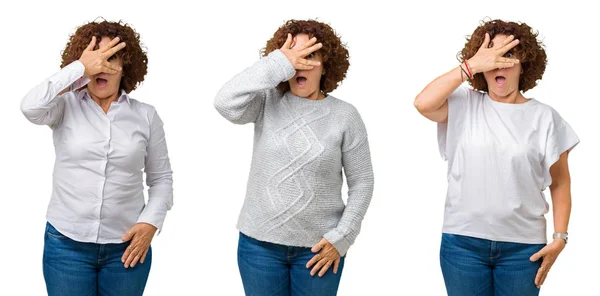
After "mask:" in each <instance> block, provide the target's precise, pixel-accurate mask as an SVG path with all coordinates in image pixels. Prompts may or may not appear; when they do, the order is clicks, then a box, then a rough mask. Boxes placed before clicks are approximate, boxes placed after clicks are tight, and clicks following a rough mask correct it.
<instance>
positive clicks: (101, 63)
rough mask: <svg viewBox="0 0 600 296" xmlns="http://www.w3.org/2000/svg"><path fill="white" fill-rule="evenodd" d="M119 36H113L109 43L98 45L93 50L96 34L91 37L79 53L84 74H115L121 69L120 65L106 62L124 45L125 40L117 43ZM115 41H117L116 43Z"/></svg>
mask: <svg viewBox="0 0 600 296" xmlns="http://www.w3.org/2000/svg"><path fill="white" fill-rule="evenodd" d="M119 40H120V39H119V37H115V38H114V39H113V40H111V41H110V42H109V43H107V44H106V45H104V46H100V48H98V49H97V50H94V47H95V46H96V36H93V37H92V41H91V42H90V44H89V45H88V47H87V48H86V49H84V50H83V53H81V57H80V58H79V61H80V62H81V63H82V64H83V66H84V67H85V71H84V75H85V76H88V77H90V76H92V75H96V74H98V73H101V72H102V73H107V74H116V73H118V72H119V71H121V67H119V66H116V65H113V64H111V63H109V62H108V59H109V58H110V57H111V56H112V55H113V54H115V53H116V52H118V51H119V50H121V49H123V48H124V47H125V42H121V43H119ZM117 43H119V44H118V45H117Z"/></svg>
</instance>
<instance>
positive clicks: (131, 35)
mask: <svg viewBox="0 0 600 296" xmlns="http://www.w3.org/2000/svg"><path fill="white" fill-rule="evenodd" d="M92 36H96V42H97V44H96V47H95V48H98V44H99V43H100V41H101V40H102V37H108V38H110V39H112V38H115V37H117V36H118V37H119V38H120V42H125V44H126V45H127V46H125V48H123V49H121V50H119V51H118V52H117V53H115V55H118V56H119V57H120V58H121V61H123V77H121V85H120V87H121V89H123V90H125V92H126V93H130V92H131V91H132V90H134V89H136V87H137V86H138V84H139V83H141V82H142V81H144V76H146V73H147V72H148V57H147V56H146V51H145V50H144V49H143V48H142V45H141V42H140V34H138V33H137V32H136V31H135V30H134V29H133V28H131V27H130V26H129V25H128V24H126V23H124V22H122V21H119V22H109V21H106V20H102V21H101V22H96V21H93V22H90V23H86V24H84V25H83V26H81V27H79V28H77V30H76V31H75V33H74V34H73V35H71V37H70V38H69V42H68V43H67V45H66V47H65V49H64V50H63V52H62V64H61V66H60V67H61V68H63V67H65V66H67V65H68V64H70V63H72V62H73V61H76V60H78V59H79V58H80V57H81V54H82V53H83V50H85V48H86V47H87V46H88V45H89V44H90V41H91V40H92Z"/></svg>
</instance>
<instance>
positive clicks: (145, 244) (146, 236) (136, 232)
mask: <svg viewBox="0 0 600 296" xmlns="http://www.w3.org/2000/svg"><path fill="white" fill-rule="evenodd" d="M155 233H156V227H154V225H151V224H148V223H138V224H135V225H134V226H133V227H132V228H131V230H129V231H128V232H127V233H126V234H125V235H123V237H122V238H121V240H122V241H124V242H127V241H131V243H129V246H128V247H127V250H125V253H124V254H123V257H121V262H123V263H124V264H125V268H129V267H134V266H135V265H136V264H137V262H138V261H139V262H140V263H144V260H145V259H146V254H148V248H149V247H150V243H151V242H152V239H153V238H154V234H155Z"/></svg>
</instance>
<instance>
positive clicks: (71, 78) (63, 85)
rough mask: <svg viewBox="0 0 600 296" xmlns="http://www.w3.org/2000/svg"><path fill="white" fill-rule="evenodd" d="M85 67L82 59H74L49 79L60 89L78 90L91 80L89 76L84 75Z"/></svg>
mask: <svg viewBox="0 0 600 296" xmlns="http://www.w3.org/2000/svg"><path fill="white" fill-rule="evenodd" d="M84 73H85V67H84V66H83V64H82V63H81V62H80V61H74V62H72V63H70V64H68V65H67V66H65V67H64V68H62V70H60V71H59V72H58V73H56V74H54V75H52V76H51V77H50V78H49V80H50V82H51V83H52V84H53V85H56V86H57V88H56V89H57V90H58V91H62V90H63V89H68V91H74V90H78V89H80V88H82V87H84V86H85V85H87V84H88V83H89V82H90V79H89V78H88V77H87V76H84V75H83V74H84Z"/></svg>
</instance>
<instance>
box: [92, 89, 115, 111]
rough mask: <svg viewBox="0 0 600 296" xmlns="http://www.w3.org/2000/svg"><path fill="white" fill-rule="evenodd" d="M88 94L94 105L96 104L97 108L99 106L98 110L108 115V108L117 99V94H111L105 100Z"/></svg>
mask: <svg viewBox="0 0 600 296" xmlns="http://www.w3.org/2000/svg"><path fill="white" fill-rule="evenodd" d="M88 94H89V95H90V97H91V98H92V100H94V102H96V104H98V106H100V108H102V110H103V111H104V113H108V109H109V108H110V104H111V103H112V102H116V101H117V100H118V99H119V95H120V94H119V92H116V93H114V94H112V95H111V96H110V97H107V98H99V97H97V96H95V95H94V94H92V93H90V92H88Z"/></svg>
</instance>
